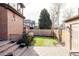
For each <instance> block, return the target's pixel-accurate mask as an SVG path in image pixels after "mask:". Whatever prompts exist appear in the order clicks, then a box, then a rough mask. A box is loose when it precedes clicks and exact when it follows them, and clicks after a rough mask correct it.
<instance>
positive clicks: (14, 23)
mask: <svg viewBox="0 0 79 59" xmlns="http://www.w3.org/2000/svg"><path fill="white" fill-rule="evenodd" d="M7 17H8V39H11V37H10V35H15V36H16V35H21V34H22V32H23V18H21V17H19V16H18V15H17V14H15V13H13V12H11V11H10V10H7ZM15 36H14V37H15ZM15 38H19V37H15Z"/></svg>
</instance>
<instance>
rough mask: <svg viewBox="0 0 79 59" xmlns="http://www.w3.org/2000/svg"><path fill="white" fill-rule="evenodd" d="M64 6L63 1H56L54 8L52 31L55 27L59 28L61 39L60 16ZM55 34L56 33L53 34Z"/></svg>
mask: <svg viewBox="0 0 79 59" xmlns="http://www.w3.org/2000/svg"><path fill="white" fill-rule="evenodd" d="M62 6H63V3H54V4H53V9H52V31H53V32H54V28H55V27H57V28H58V36H59V41H61V40H60V32H59V17H60V9H61V7H62ZM53 35H54V34H53Z"/></svg>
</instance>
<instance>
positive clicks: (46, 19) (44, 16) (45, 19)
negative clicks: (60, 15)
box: [39, 9, 52, 29]
mask: <svg viewBox="0 0 79 59" xmlns="http://www.w3.org/2000/svg"><path fill="white" fill-rule="evenodd" d="M51 26H52V22H51V19H50V15H49V13H48V11H47V10H46V9H43V10H42V11H41V13H40V18H39V28H40V29H51Z"/></svg>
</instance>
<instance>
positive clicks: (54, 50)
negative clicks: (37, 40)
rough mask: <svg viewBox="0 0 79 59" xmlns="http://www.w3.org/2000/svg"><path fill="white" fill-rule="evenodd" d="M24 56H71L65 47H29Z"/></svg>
mask: <svg viewBox="0 0 79 59" xmlns="http://www.w3.org/2000/svg"><path fill="white" fill-rule="evenodd" d="M22 56H69V51H68V50H67V49H65V47H62V46H60V47H32V46H31V47H29V48H28V49H27V50H26V51H25V52H24V53H23V54H22Z"/></svg>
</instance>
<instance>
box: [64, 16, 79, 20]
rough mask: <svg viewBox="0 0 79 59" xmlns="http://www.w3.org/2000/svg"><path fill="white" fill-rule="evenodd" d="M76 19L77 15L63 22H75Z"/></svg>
mask: <svg viewBox="0 0 79 59" xmlns="http://www.w3.org/2000/svg"><path fill="white" fill-rule="evenodd" d="M78 18H79V16H78V15H76V16H73V17H71V18H69V19H67V20H65V21H64V22H70V21H74V20H77V19H78Z"/></svg>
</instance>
